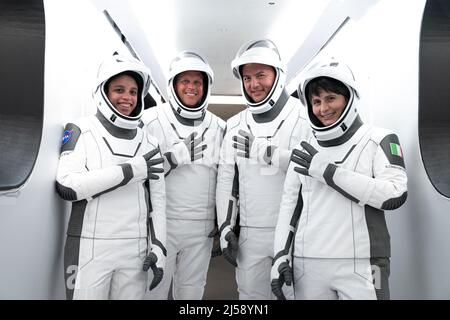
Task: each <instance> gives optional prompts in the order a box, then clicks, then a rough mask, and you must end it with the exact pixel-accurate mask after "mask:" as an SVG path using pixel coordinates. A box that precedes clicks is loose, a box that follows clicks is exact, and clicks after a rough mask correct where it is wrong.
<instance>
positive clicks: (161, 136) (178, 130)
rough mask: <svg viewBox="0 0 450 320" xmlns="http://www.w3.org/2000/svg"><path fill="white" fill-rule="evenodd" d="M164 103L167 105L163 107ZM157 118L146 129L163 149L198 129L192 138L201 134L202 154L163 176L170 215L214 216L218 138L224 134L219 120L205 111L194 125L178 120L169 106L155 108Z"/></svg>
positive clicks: (200, 217)
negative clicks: (204, 147)
mask: <svg viewBox="0 0 450 320" xmlns="http://www.w3.org/2000/svg"><path fill="white" fill-rule="evenodd" d="M164 107H166V108H164ZM157 112H158V115H157V120H155V121H153V122H151V123H150V124H149V132H150V133H151V134H152V135H154V136H155V137H156V138H157V139H158V141H159V143H160V148H161V151H162V153H163V154H164V153H166V152H167V151H168V150H169V149H170V148H171V147H172V146H173V145H174V144H175V143H183V142H182V141H183V140H184V139H185V138H187V137H188V136H189V135H191V134H192V133H193V132H197V136H196V137H195V139H198V138H200V137H202V136H203V142H202V143H203V144H205V145H206V146H207V147H206V149H205V150H204V151H203V158H201V159H198V160H196V161H195V162H194V163H189V164H185V165H183V166H180V167H178V168H176V169H175V170H173V171H172V172H171V173H170V174H169V175H168V176H167V177H166V199H167V201H166V208H167V212H166V214H167V218H169V219H194V220H197V219H214V214H215V213H214V208H215V188H216V179H217V165H218V162H219V151H220V142H221V137H222V135H223V132H222V129H221V128H220V126H219V124H218V120H217V119H216V118H215V117H213V116H212V114H211V113H209V112H207V113H206V115H205V118H204V119H203V121H202V122H201V123H199V124H198V125H194V126H186V125H183V124H181V123H180V122H179V121H178V120H177V119H176V117H175V116H174V114H173V112H172V110H171V108H170V106H168V105H163V106H162V107H161V108H159V109H158V110H157Z"/></svg>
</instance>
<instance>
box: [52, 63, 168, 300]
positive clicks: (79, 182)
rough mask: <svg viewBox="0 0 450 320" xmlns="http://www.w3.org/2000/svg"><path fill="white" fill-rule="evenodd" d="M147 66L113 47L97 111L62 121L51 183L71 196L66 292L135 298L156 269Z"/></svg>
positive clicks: (159, 263) (162, 220) (156, 165)
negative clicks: (145, 119)
mask: <svg viewBox="0 0 450 320" xmlns="http://www.w3.org/2000/svg"><path fill="white" fill-rule="evenodd" d="M149 85H150V72H149V70H148V69H147V68H146V67H145V66H144V65H143V64H142V63H140V62H139V61H137V60H136V59H134V58H131V57H126V56H121V55H118V54H115V55H113V56H111V57H109V58H108V59H106V60H105V61H104V62H103V63H102V64H101V65H100V67H99V70H98V75H97V81H96V86H95V89H94V92H93V98H94V101H95V104H96V106H97V113H96V114H95V115H91V116H88V117H84V118H81V119H78V120H76V121H74V122H72V123H68V124H67V125H66V127H65V131H64V136H63V140H62V147H61V156H60V160H59V165H58V170H57V176H56V190H57V192H58V194H59V195H60V196H61V197H62V198H63V199H64V200H68V201H71V202H72V212H71V215H70V221H69V225H68V230H67V240H66V244H65V250H64V268H65V279H66V295H67V299H142V298H143V297H144V295H145V292H146V288H147V272H145V271H147V270H148V269H149V268H151V269H152V271H153V274H154V279H153V281H152V283H151V285H150V289H153V288H154V287H155V286H156V285H157V284H158V282H159V281H160V280H161V278H162V276H163V270H164V262H165V258H166V254H167V253H166V248H165V239H166V216H165V194H164V176H163V165H162V162H163V159H162V158H161V154H160V151H159V149H158V143H157V140H156V138H155V137H152V136H150V135H148V134H147V133H146V132H145V131H144V130H142V128H141V127H142V122H141V120H140V119H141V115H142V112H143V109H144V104H143V101H144V96H145V95H146V94H147V92H148V88H149Z"/></svg>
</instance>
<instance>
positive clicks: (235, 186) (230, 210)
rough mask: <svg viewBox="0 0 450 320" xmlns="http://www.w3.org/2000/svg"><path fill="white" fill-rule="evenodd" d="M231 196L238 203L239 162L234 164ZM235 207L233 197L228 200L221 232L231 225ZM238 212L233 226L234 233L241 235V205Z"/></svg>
mask: <svg viewBox="0 0 450 320" xmlns="http://www.w3.org/2000/svg"><path fill="white" fill-rule="evenodd" d="M231 196H232V197H233V198H234V199H235V201H236V205H237V204H238V199H239V169H238V166H237V164H236V163H235V164H234V177H233V187H232V188H231ZM233 207H234V202H233V200H232V199H230V200H229V201H228V209H227V217H226V219H225V221H224V223H223V224H222V225H221V226H220V229H219V232H220V233H222V231H223V229H225V227H227V226H229V225H231V216H232V215H233ZM237 211H238V213H237V214H236V222H235V225H234V228H233V231H234V233H235V234H236V236H238V235H239V232H240V226H239V207H238V208H237Z"/></svg>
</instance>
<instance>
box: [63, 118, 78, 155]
mask: <svg viewBox="0 0 450 320" xmlns="http://www.w3.org/2000/svg"><path fill="white" fill-rule="evenodd" d="M65 132H71V134H70V137H69V140H68V141H67V142H66V143H64V144H63V145H61V153H63V152H65V151H73V150H75V146H76V145H77V142H78V139H79V138H80V135H81V129H80V128H79V127H78V126H77V125H76V124H73V123H68V124H66V127H65V128H64V133H65Z"/></svg>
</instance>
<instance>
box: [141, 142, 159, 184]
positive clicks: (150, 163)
mask: <svg viewBox="0 0 450 320" xmlns="http://www.w3.org/2000/svg"><path fill="white" fill-rule="evenodd" d="M159 152H160V150H159V148H156V149H153V150H152V151H150V152H148V153H146V154H144V155H143V157H144V160H145V162H146V164H147V178H148V179H150V180H158V179H159V176H158V175H156V174H155V173H163V172H164V169H163V168H156V166H157V165H158V164H160V163H163V162H164V159H163V158H160V157H157V158H154V156H155V155H157V154H159Z"/></svg>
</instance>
